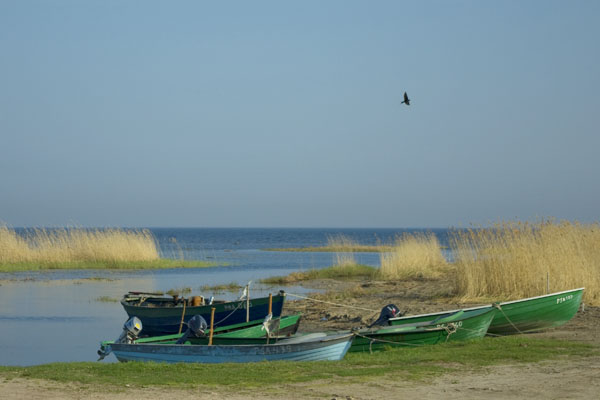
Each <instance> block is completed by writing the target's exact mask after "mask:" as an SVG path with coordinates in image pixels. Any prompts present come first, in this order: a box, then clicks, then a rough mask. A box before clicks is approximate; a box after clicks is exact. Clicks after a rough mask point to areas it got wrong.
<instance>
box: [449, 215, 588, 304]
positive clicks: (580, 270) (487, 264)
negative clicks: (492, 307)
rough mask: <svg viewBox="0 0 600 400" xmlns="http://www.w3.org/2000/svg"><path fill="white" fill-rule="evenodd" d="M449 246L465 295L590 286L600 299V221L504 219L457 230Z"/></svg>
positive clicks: (513, 295)
mask: <svg viewBox="0 0 600 400" xmlns="http://www.w3.org/2000/svg"><path fill="white" fill-rule="evenodd" d="M450 247H451V249H452V251H453V253H454V258H455V265H456V279H457V289H458V293H459V294H460V296H462V297H463V298H464V299H465V300H475V299H479V298H489V297H495V298H506V299H515V298H521V297H529V296H537V295H541V294H545V293H546V291H547V290H548V288H547V286H549V291H550V292H556V291H562V290H567V289H574V288H578V287H583V286H585V288H586V290H585V294H584V299H585V302H586V303H589V304H595V305H598V304H600V225H598V224H597V223H593V224H580V223H576V222H575V223H572V222H567V221H563V222H559V223H556V222H554V221H543V222H538V223H522V222H503V223H499V224H496V225H495V226H493V227H491V228H486V229H468V230H461V231H458V230H457V231H454V232H452V233H451V236H450Z"/></svg>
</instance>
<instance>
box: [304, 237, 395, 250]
mask: <svg viewBox="0 0 600 400" xmlns="http://www.w3.org/2000/svg"><path fill="white" fill-rule="evenodd" d="M315 249H321V251H336V252H379V251H389V250H391V249H392V246H389V245H383V244H377V245H369V244H360V243H358V242H357V241H356V240H354V239H352V238H349V237H348V236H345V235H343V234H339V235H330V236H327V245H326V246H324V247H321V248H319V247H317V248H315Z"/></svg>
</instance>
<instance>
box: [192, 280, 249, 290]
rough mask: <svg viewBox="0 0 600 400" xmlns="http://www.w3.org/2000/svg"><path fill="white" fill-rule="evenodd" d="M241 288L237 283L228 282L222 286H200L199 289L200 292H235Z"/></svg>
mask: <svg viewBox="0 0 600 400" xmlns="http://www.w3.org/2000/svg"><path fill="white" fill-rule="evenodd" d="M242 287H243V286H241V285H240V284H239V283H237V282H230V283H225V284H222V285H212V286H211V285H202V286H200V288H199V289H200V290H201V291H202V292H235V291H237V290H240V289H241V288H242Z"/></svg>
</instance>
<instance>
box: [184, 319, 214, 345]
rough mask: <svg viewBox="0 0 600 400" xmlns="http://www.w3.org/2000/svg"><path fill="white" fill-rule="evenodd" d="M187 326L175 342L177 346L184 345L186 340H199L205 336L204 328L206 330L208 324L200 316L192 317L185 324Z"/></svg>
mask: <svg viewBox="0 0 600 400" xmlns="http://www.w3.org/2000/svg"><path fill="white" fill-rule="evenodd" d="M187 326H188V328H187V330H186V331H185V333H184V334H183V335H181V337H180V338H179V340H177V344H184V343H185V342H186V341H187V340H188V338H191V337H197V338H199V337H203V336H206V333H205V331H206V328H208V324H207V323H206V320H205V319H204V318H203V317H202V315H194V316H193V317H192V318H190V320H189V321H188V322H187Z"/></svg>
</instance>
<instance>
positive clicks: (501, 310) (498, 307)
mask: <svg viewBox="0 0 600 400" xmlns="http://www.w3.org/2000/svg"><path fill="white" fill-rule="evenodd" d="M493 306H494V307H496V308H497V309H498V310H500V312H501V313H502V315H504V318H506V320H507V321H508V322H509V323H510V324H511V325H512V327H513V328H515V330H516V331H517V332H519V333H520V334H521V335H522V334H523V332H521V331H520V330H519V328H517V326H516V325H515V324H513V322H512V321H511V320H510V318H508V315H506V314H505V313H504V310H503V309H502V307H500V304H497V303H494V304H493ZM498 336H501V335H498Z"/></svg>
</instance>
